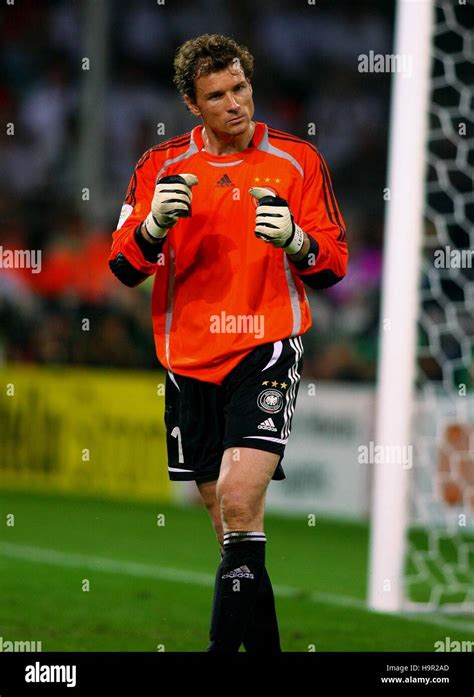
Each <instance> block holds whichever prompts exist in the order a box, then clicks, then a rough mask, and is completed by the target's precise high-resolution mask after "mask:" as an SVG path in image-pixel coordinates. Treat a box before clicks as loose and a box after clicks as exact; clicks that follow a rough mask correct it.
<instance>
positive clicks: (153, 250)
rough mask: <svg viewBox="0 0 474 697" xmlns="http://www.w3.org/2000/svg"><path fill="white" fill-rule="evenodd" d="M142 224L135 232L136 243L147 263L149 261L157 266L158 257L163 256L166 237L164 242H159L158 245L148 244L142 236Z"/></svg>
mask: <svg viewBox="0 0 474 697" xmlns="http://www.w3.org/2000/svg"><path fill="white" fill-rule="evenodd" d="M141 225H142V224H141V223H139V224H138V225H137V227H136V228H135V232H134V237H135V242H136V243H137V246H138V248H139V250H140V251H141V253H142V254H143V257H144V258H145V259H146V261H149V262H150V263H152V264H156V262H157V260H158V255H159V254H161V252H162V251H163V245H164V243H165V241H166V236H165V237H163V239H162V240H160V241H159V242H157V243H156V244H155V243H153V242H148V241H147V240H146V239H145V238H144V237H143V235H142V233H141V231H140V228H141Z"/></svg>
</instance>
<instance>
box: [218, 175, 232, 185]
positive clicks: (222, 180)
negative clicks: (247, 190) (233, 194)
mask: <svg viewBox="0 0 474 697" xmlns="http://www.w3.org/2000/svg"><path fill="white" fill-rule="evenodd" d="M216 186H234V185H233V183H232V180H231V178H230V177H229V175H228V174H224V176H223V177H221V178H220V179H219V181H217V182H216Z"/></svg>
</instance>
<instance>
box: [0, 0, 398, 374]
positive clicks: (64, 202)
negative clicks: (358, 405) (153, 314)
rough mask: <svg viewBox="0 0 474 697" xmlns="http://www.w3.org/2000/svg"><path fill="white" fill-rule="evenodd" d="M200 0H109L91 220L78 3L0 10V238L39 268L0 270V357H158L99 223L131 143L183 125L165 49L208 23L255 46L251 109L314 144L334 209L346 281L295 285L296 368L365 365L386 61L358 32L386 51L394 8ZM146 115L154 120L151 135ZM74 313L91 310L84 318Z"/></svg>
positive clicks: (136, 147) (141, 308)
mask: <svg viewBox="0 0 474 697" xmlns="http://www.w3.org/2000/svg"><path fill="white" fill-rule="evenodd" d="M208 4H209V8H208V9H209V11H208V12H203V10H202V7H203V6H204V5H206V2H201V3H200V5H199V8H198V7H197V5H196V3H194V2H191V0H180V2H179V3H178V4H177V7H176V8H174V7H171V3H170V6H166V10H165V9H164V8H159V7H157V6H156V5H155V4H154V3H150V2H146V1H145V0H137V1H136V2H134V3H133V4H132V3H130V2H125V1H122V0H114V4H113V5H114V13H113V16H112V15H111V13H110V16H109V20H108V21H109V31H108V36H109V42H108V47H107V52H108V61H107V63H108V75H107V81H106V102H105V103H106V124H107V127H106V137H105V141H104V148H105V154H106V157H105V162H106V167H107V171H106V181H107V187H106V201H105V207H104V218H103V220H101V221H100V222H97V223H96V224H93V225H91V224H90V221H89V220H88V219H87V217H86V216H84V206H86V205H87V202H81V200H80V196H79V195H78V191H80V189H81V183H80V182H79V181H78V176H77V171H78V170H77V161H78V142H79V139H78V133H79V128H80V122H79V113H80V93H81V80H82V77H83V73H82V70H81V59H82V57H83V53H84V49H83V32H82V28H83V21H82V17H81V12H82V6H81V3H80V2H77V1H75V0H56V1H50V2H42V3H37V2H35V1H34V0H24V2H22V3H21V4H20V3H18V4H17V5H13V6H11V7H9V8H8V11H7V10H5V11H4V12H3V22H2V24H0V74H1V75H2V78H1V83H0V115H1V120H2V123H6V124H9V123H12V124H14V133H13V134H12V133H8V132H7V131H6V130H5V129H2V131H1V135H0V141H1V143H0V147H1V150H2V167H1V168H0V192H1V193H0V215H1V220H2V247H3V249H35V250H41V252H42V270H41V273H37V274H34V273H32V272H31V270H30V269H6V268H2V269H1V270H0V326H1V331H0V360H7V361H34V362H39V363H77V364H89V365H107V366H120V367H126V366H130V367H134V368H136V367H143V368H147V369H152V368H154V367H156V366H157V361H156V359H154V347H153V336H152V332H151V329H150V326H149V314H150V309H149V302H150V290H151V286H150V283H145V284H144V285H142V286H140V289H139V292H137V291H133V292H131V291H130V290H129V289H127V288H125V287H121V286H120V284H117V283H115V282H114V279H113V277H112V276H111V274H110V271H109V268H108V264H107V257H108V254H109V250H110V243H111V239H110V234H111V231H112V230H114V229H115V227H116V219H117V217H118V214H119V212H120V208H121V205H122V201H123V197H124V193H125V189H126V186H127V183H128V177H129V173H130V170H131V169H133V166H134V164H135V162H136V160H137V159H138V157H139V156H140V154H141V153H143V152H144V150H146V149H147V148H148V147H150V145H151V144H153V143H157V142H159V141H160V140H164V139H166V138H170V137H172V136H174V135H176V134H179V133H183V132H185V131H188V130H190V129H191V128H192V127H193V126H194V125H196V121H195V120H194V119H193V118H192V117H191V116H190V115H189V114H187V113H186V110H185V109H184V108H183V105H182V104H181V103H180V102H179V99H178V97H177V96H176V92H175V89H174V86H173V84H172V76H171V73H170V72H169V66H170V65H171V64H172V58H173V54H174V51H175V48H176V47H177V46H178V45H179V44H180V43H182V42H183V41H184V40H186V39H187V38H189V37H191V36H194V35H198V34H200V33H204V32H212V31H219V32H222V33H226V34H227V33H228V34H230V35H232V36H234V38H236V39H237V40H238V41H239V42H240V43H244V44H247V45H248V46H249V47H250V49H251V51H252V52H253V53H254V55H255V56H256V58H257V65H258V70H257V72H256V74H255V77H254V86H255V89H256V90H257V92H258V111H257V113H256V119H257V120H262V121H266V122H268V123H270V124H271V125H272V126H274V127H276V128H278V129H281V130H284V131H289V132H291V133H293V134H295V135H298V136H299V137H302V138H305V139H307V140H310V141H311V142H313V143H314V144H316V145H317V146H318V148H319V149H320V150H321V151H322V153H323V154H324V156H325V158H326V160H327V162H328V165H329V167H330V169H331V173H332V178H333V183H334V187H335V190H336V195H337V197H338V199H339V200H340V202H341V205H342V206H343V208H344V213H345V216H344V217H345V220H346V225H347V230H348V235H349V239H350V245H351V260H350V264H349V270H348V273H347V277H346V279H345V281H344V283H343V284H340V285H336V286H335V287H333V288H330V289H328V290H325V291H312V290H311V289H309V288H308V289H307V293H308V295H310V294H312V293H316V295H317V298H316V299H315V300H314V301H313V302H311V307H312V310H313V312H314V318H313V319H314V324H313V327H312V328H311V330H310V331H309V332H308V333H307V334H306V335H305V353H306V359H305V376H306V377H308V378H314V379H321V380H339V379H341V380H349V381H373V380H374V378H375V365H376V350H377V341H378V313H379V295H380V280H381V270H382V269H381V265H382V264H381V244H382V226H383V205H384V201H383V187H384V185H385V184H384V182H385V167H386V140H387V122H388V97H389V89H390V76H388V75H386V74H381V75H380V74H372V75H367V74H366V73H359V72H358V55H359V54H360V53H362V52H364V47H366V46H367V45H370V46H372V47H373V49H374V51H376V52H377V51H378V52H380V53H386V52H390V47H391V41H392V31H391V23H392V17H391V15H390V13H387V11H386V10H385V9H384V7H383V3H382V4H377V3H375V2H372V1H371V2H369V1H368V0H366V1H363V2H358V3H353V4H349V3H348V4H345V3H344V4H343V5H344V7H343V5H341V6H340V7H338V8H334V7H332V6H331V7H330V6H329V4H328V5H327V6H326V7H325V8H323V9H321V8H318V9H316V8H313V9H314V15H313V16H310V17H309V19H308V9H307V8H306V10H305V13H304V14H303V13H302V12H301V11H300V10H298V8H295V6H294V3H293V2H291V0H285V1H279V2H278V1H274V0H272V2H270V0H260V1H259V2H257V3H251V2H241V1H237V0H233V1H226V2H216V1H215V0H213V1H212V2H208ZM269 9H271V12H269ZM20 14H21V21H19V15H20ZM263 18H265V22H263V21H262V20H263ZM38 27H41V31H38ZM91 118H93V114H91ZM157 122H162V123H163V124H164V125H165V134H164V135H162V136H157V135H156V124H157ZM313 132H314V134H313ZM249 234H250V233H249ZM83 318H89V320H90V330H89V331H88V332H86V331H83V325H82V319H83Z"/></svg>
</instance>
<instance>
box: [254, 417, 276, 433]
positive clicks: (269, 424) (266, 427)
mask: <svg viewBox="0 0 474 697" xmlns="http://www.w3.org/2000/svg"><path fill="white" fill-rule="evenodd" d="M257 428H260V429H262V430H263V431H278V429H277V428H276V427H275V424H274V423H273V419H265V421H262V423H261V424H258V426H257Z"/></svg>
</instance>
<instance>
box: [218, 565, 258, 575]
mask: <svg viewBox="0 0 474 697" xmlns="http://www.w3.org/2000/svg"><path fill="white" fill-rule="evenodd" d="M221 578H255V576H254V575H253V573H252V572H251V571H250V569H249V567H248V566H245V564H244V565H243V566H239V568H238V569H234V570H233V571H229V572H228V573H227V574H224V575H223V576H222V577H221Z"/></svg>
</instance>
